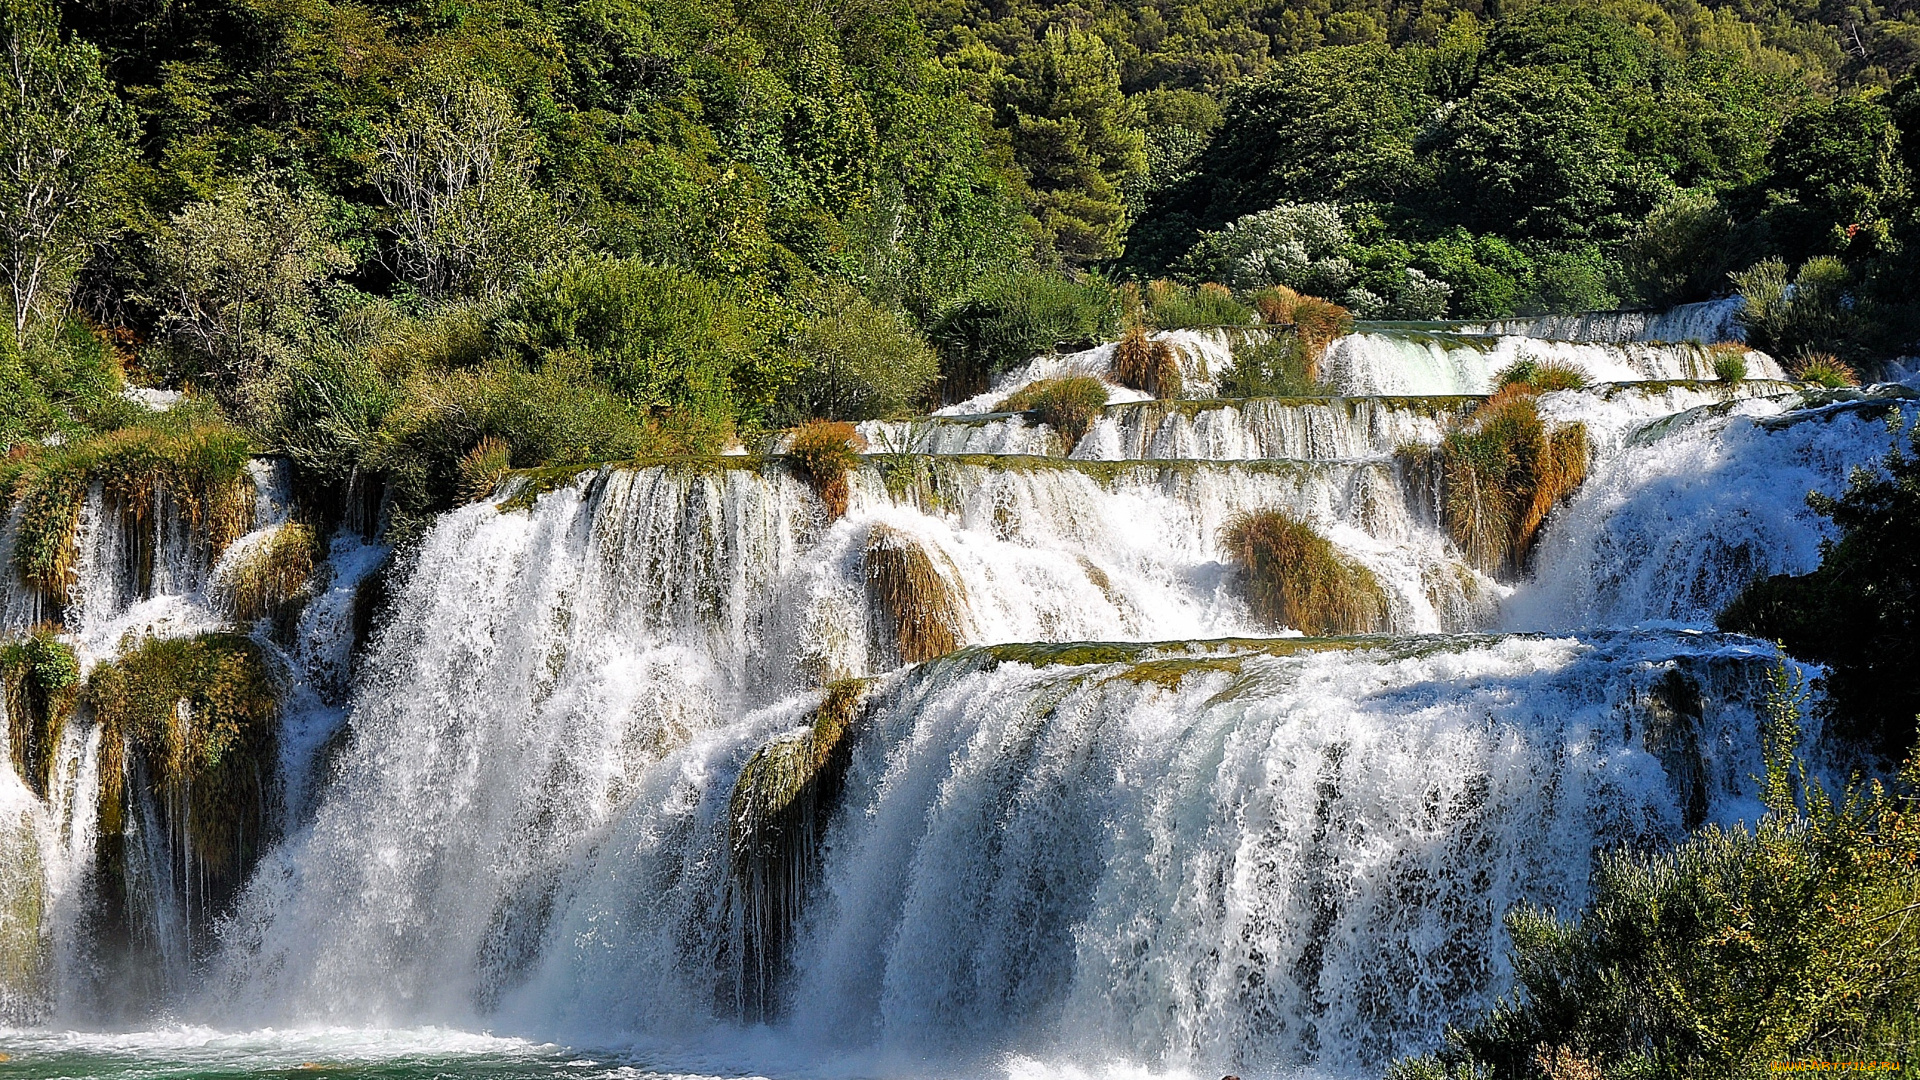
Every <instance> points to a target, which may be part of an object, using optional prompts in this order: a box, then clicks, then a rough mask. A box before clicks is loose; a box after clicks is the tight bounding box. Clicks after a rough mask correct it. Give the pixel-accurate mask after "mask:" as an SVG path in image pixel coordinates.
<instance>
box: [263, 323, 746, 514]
mask: <svg viewBox="0 0 1920 1080" xmlns="http://www.w3.org/2000/svg"><path fill="white" fill-rule="evenodd" d="M583 368H584V364H583V363H582V362H581V361H580V360H578V359H577V358H569V357H559V358H556V359H554V360H553V361H551V362H549V363H547V364H545V365H542V366H541V367H539V368H537V369H534V370H531V371H529V370H524V369H522V368H518V367H515V366H512V365H509V364H505V363H500V362H495V363H491V364H488V365H486V366H484V367H481V368H477V369H474V370H468V371H450V372H443V371H419V372H416V373H414V374H413V375H411V376H409V377H408V378H407V379H406V380H405V381H404V382H402V383H401V384H400V385H399V386H398V387H396V388H394V392H393V397H392V398H391V399H389V400H388V402H387V403H386V406H385V407H386V409H387V411H386V413H385V414H384V415H382V416H380V417H379V418H378V419H377V421H374V423H375V425H376V426H375V427H374V429H373V430H372V431H363V432H353V431H352V429H348V432H349V434H348V435H347V438H349V439H352V440H355V441H353V442H351V443H350V444H347V445H336V446H332V447H328V446H324V445H323V446H321V447H318V448H316V449H320V450H323V451H325V452H332V453H340V454H342V456H347V457H350V458H351V460H353V461H354V462H355V466H356V467H357V468H359V469H360V470H362V471H364V472H367V473H371V474H373V475H375V476H378V477H382V478H384V479H385V480H386V481H387V483H388V485H389V487H390V493H391V499H390V500H389V512H390V514H391V517H392V520H391V521H390V522H389V528H390V530H391V538H392V539H394V540H396V541H400V540H405V539H406V538H408V537H409V536H412V535H414V534H415V533H416V532H417V531H418V530H420V529H421V528H424V527H425V526H426V525H427V524H429V523H430V522H431V520H432V517H433V515H435V514H437V513H439V512H440V511H442V510H445V509H447V508H449V507H451V506H453V505H455V504H456V502H458V501H459V500H460V499H461V498H463V497H464V496H465V495H466V494H467V493H469V492H471V491H472V490H473V485H475V484H478V483H483V482H484V481H485V475H486V474H487V473H488V472H489V471H490V470H491V469H492V468H493V467H495V466H497V465H498V464H499V461H498V456H497V453H494V454H493V456H492V460H488V453H486V452H483V453H482V454H481V455H480V456H479V457H477V458H475V457H474V454H475V451H476V450H479V449H480V448H481V444H482V443H484V442H486V440H487V439H489V438H495V439H499V440H503V441H504V442H505V443H506V445H507V448H508V449H507V457H508V459H509V461H511V463H512V464H514V465H515V466H517V467H519V468H539V467H542V466H551V465H578V464H585V463H588V462H595V461H621V460H627V459H631V458H635V457H652V456H658V455H664V454H677V453H711V452H716V451H718V450H719V449H720V447H721V446H722V445H724V443H725V441H726V439H727V438H728V436H729V435H730V434H731V432H732V427H731V425H730V424H729V423H728V422H727V421H726V420H725V419H724V418H716V417H714V416H713V415H712V414H710V413H705V412H700V411H697V410H675V409H665V410H657V411H648V410H644V409H641V408H639V407H637V406H635V405H633V404H632V403H631V402H629V401H627V400H625V399H623V398H622V397H620V396H617V395H615V394H612V393H610V392H608V391H607V390H606V389H605V388H604V387H603V386H602V385H601V384H600V383H599V382H598V381H597V380H596V379H595V378H594V377H593V375H592V373H591V372H590V371H586V370H583ZM345 405H346V409H349V410H350V409H353V408H356V407H357V404H356V403H355V402H354V401H352V400H349V401H347V402H345ZM343 411H344V410H343ZM342 420H343V422H342V423H341V425H340V426H341V428H347V424H349V423H356V422H358V420H359V417H357V416H355V415H353V414H352V413H350V412H349V413H347V415H346V416H344V417H343V418H342ZM308 445H311V444H308ZM492 445H493V444H489V447H491V446H492ZM294 456H295V460H296V461H300V460H302V457H301V456H300V455H299V454H295V455H294Z"/></svg>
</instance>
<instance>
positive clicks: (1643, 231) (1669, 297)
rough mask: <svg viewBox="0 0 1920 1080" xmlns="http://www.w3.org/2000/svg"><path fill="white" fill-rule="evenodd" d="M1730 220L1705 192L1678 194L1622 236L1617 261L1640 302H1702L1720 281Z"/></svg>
mask: <svg viewBox="0 0 1920 1080" xmlns="http://www.w3.org/2000/svg"><path fill="white" fill-rule="evenodd" d="M1733 241H1734V226H1733V217H1732V215H1730V214H1728V213H1727V209H1726V207H1724V206H1722V205H1721V204H1720V200H1719V199H1717V198H1715V197H1714V195H1713V194H1712V193H1711V192H1707V191H1695V190H1688V191H1679V192H1676V193H1675V194H1674V196H1673V197H1672V198H1671V199H1669V200H1667V201H1666V202H1665V203H1663V204H1661V206H1660V207H1659V208H1658V209H1656V210H1655V211H1654V212H1653V213H1651V214H1649V215H1647V219H1646V220H1645V221H1643V222H1641V223H1640V225H1639V226H1638V227H1637V228H1636V229H1634V231H1633V232H1632V233H1631V234H1629V235H1628V237H1627V242H1626V246H1625V250H1624V252H1623V256H1622V260H1621V261H1622V263H1623V266H1624V269H1625V271H1626V276H1627V281H1628V282H1629V283H1630V284H1631V285H1632V286H1633V291H1634V293H1635V295H1636V296H1637V297H1638V298H1639V300H1640V301H1641V302H1642V303H1646V304H1653V305H1656V306H1665V305H1669V304H1680V303H1686V302H1687V301H1691V300H1704V299H1706V298H1707V297H1708V296H1710V295H1711V294H1712V293H1713V291H1714V290H1715V289H1716V288H1719V287H1721V286H1722V284H1723V283H1724V282H1725V281H1726V275H1727V271H1729V270H1731V269H1733V267H1734V266H1737V265H1739V264H1737V263H1734V262H1732V261H1731V255H1730V251H1731V249H1732V246H1733Z"/></svg>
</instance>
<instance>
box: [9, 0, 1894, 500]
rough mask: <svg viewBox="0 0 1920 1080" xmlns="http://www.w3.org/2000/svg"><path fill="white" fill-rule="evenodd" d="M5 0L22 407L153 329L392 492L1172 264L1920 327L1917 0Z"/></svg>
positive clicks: (79, 430)
mask: <svg viewBox="0 0 1920 1080" xmlns="http://www.w3.org/2000/svg"><path fill="white" fill-rule="evenodd" d="M3 18H4V23H5V25H4V27H0V35H3V36H4V40H5V42H6V43H7V48H8V49H9V50H10V57H11V63H12V67H11V69H10V70H11V71H12V72H13V76H14V77H13V78H12V80H10V81H9V83H8V89H7V91H6V94H5V96H4V104H3V105H0V108H3V109H4V113H5V118H4V123H3V124H0V130H3V131H4V138H5V139H6V141H7V143H8V145H7V147H6V150H7V153H6V154H5V157H4V160H6V161H7V162H8V163H9V164H8V166H7V168H6V170H5V173H4V176H3V177H0V184H4V185H5V191H4V192H0V247H4V255H5V258H4V267H3V268H0V269H3V270H4V274H5V276H6V279H7V284H8V286H9V289H10V293H9V299H10V301H11V306H12V310H13V316H14V317H13V319H12V321H11V322H10V323H8V324H7V330H8V331H9V332H8V333H7V334H6V335H5V341H4V343H3V344H0V382H3V383H4V384H5V388H6V392H5V394H4V397H0V438H4V440H5V441H6V443H8V444H9V445H10V446H15V447H19V446H22V445H24V444H25V443H26V442H27V441H29V440H33V439H35V438H38V437H40V436H44V435H46V434H49V433H51V432H61V433H63V434H64V435H65V436H67V437H68V438H69V439H74V438H79V437H82V436H85V435H88V434H97V433H101V432H108V431H112V430H114V429H116V428H119V427H122V426H125V425H127V424H129V423H133V422H135V421H138V420H140V416H139V413H140V412H141V410H139V409H138V408H137V407H134V406H130V405H129V404H128V403H127V402H126V401H125V400H124V399H123V398H122V397H121V396H120V395H119V393H118V390H119V388H120V386H121V385H122V380H123V379H124V380H127V381H130V382H132V383H134V384H138V385H148V386H154V387H161V388H168V389H174V390H190V391H191V392H192V395H193V397H194V399H195V401H196V403H197V405H196V408H198V409H199V410H200V412H199V414H197V415H199V417H200V419H199V421H196V422H204V423H209V424H221V425H231V426H233V427H235V428H237V429H238V430H239V431H241V432H243V433H244V435H245V437H246V439H247V440H249V441H250V443H251V444H252V445H254V446H255V447H258V448H263V449H271V450H273V451H276V452H281V453H285V454H288V455H290V456H291V457H292V458H293V460H294V461H295V462H297V463H298V465H299V467H300V469H301V470H302V474H303V479H304V481H305V482H306V483H307V484H308V485H311V486H314V487H322V488H326V489H327V490H331V491H332V492H334V494H335V496H336V497H337V498H340V499H345V498H347V490H348V488H349V487H353V486H355V485H354V483H353V481H354V480H355V478H360V479H362V480H369V479H373V480H379V481H382V482H384V483H385V484H387V485H390V487H391V489H392V491H393V493H394V495H393V499H394V502H393V505H392V509H393V510H394V512H395V514H396V518H395V520H396V521H399V522H402V523H404V522H405V521H408V520H416V519H418V517H419V516H420V515H424V514H430V513H432V512H435V511H437V510H440V509H444V508H445V507H447V506H449V505H451V504H452V503H453V502H454V501H455V500H457V499H458V498H460V497H461V494H462V492H463V491H466V490H471V489H473V488H474V487H475V485H476V484H479V485H480V486H481V488H484V486H485V477H486V474H487V470H489V469H497V468H501V467H508V466H510V467H516V468H525V467H534V466H542V465H552V464H564V463H569V462H581V461H590V460H607V459H617V458H629V457H633V456H637V455H646V454H659V453H670V452H677V451H712V450H715V449H718V448H720V447H722V446H724V445H726V444H728V443H729V442H731V441H733V440H737V439H751V438H752V437H753V436H754V434H755V433H756V432H759V431H764V430H767V429H768V428H769V427H773V426H779V425H784V424H790V423H794V422H797V421H800V420H805V419H809V418H815V417H818V418H827V419H860V418H864V417H870V416H879V415H886V414H890V413H900V412H903V411H907V410H909V409H910V408H912V407H913V406H916V405H918V404H921V403H922V402H924V401H925V400H928V399H930V398H933V397H937V396H939V395H941V394H942V393H945V394H947V395H949V397H951V396H952V395H954V394H958V393H961V392H962V391H965V390H966V389H967V388H969V387H971V386H975V385H977V384H978V383H980V382H981V381H982V380H983V379H984V377H985V376H986V375H988V374H990V373H991V372H992V371H993V370H996V369H998V368H999V367H1002V366H1004V365H1006V364H1008V363H1011V362H1014V361H1016V360H1020V359H1024V358H1025V357H1026V356H1027V355H1030V354H1031V353H1032V352H1035V351H1039V350H1041V349H1044V348H1048V347H1051V346H1052V345H1053V344H1054V343H1056V342H1060V341H1075V340H1085V339H1089V338H1094V337H1097V336H1099V335H1100V334H1103V333H1106V332H1109V331H1111V330H1113V329H1114V328H1115V327H1117V326H1119V325H1121V324H1123V323H1126V322H1130V321H1131V322H1138V321H1141V320H1142V319H1145V320H1147V321H1150V322H1153V323H1154V324H1155V325H1159V326H1166V325H1171V324H1174V323H1178V322H1180V321H1181V320H1183V319H1184V320H1189V321H1190V320H1193V319H1203V320H1209V321H1218V320H1222V319H1224V320H1228V321H1234V320H1237V319H1240V318H1243V317H1251V309H1249V308H1247V307H1245V306H1244V305H1237V304H1227V305H1225V306H1224V307H1221V306H1220V305H1214V306H1213V307H1212V308H1209V307H1208V306H1207V305H1205V304H1201V305H1198V307H1195V306H1194V305H1191V304H1189V305H1185V306H1184V307H1182V306H1181V305H1179V304H1173V303H1172V302H1171V300H1169V302H1168V303H1166V304H1155V305H1151V306H1152V308H1153V310H1152V311H1146V312H1143V311H1142V310H1141V308H1142V305H1141V300H1140V299H1139V297H1140V296H1141V292H1140V290H1139V288H1138V287H1137V286H1138V284H1141V283H1149V282H1154V281H1171V282H1175V283H1185V284H1186V285H1189V286H1191V285H1194V284H1199V283H1204V282H1216V283H1220V284H1224V285H1226V286H1228V287H1229V288H1231V289H1232V290H1234V291H1235V292H1237V293H1239V294H1241V295H1242V296H1244V295H1246V294H1247V293H1248V292H1250V291H1253V290H1257V289H1260V288H1262V287H1265V286H1272V285H1283V286H1288V287H1291V288H1293V289H1296V290H1298V291H1300V292H1302V293H1306V294H1309V295H1315V296H1322V297H1326V298H1327V299H1329V300H1331V301H1333V302H1335V303H1337V304H1339V305H1342V306H1344V307H1345V308H1347V309H1348V310H1350V311H1352V312H1353V313H1354V314H1355V315H1356V316H1359V317H1362V318H1399V319H1408V318H1412V319H1431V318H1449V317H1456V318H1477V317H1491V316H1504V315H1513V314H1524V313H1537V312H1552V311H1571V310H1581V309H1605V308H1613V307H1622V306H1644V305H1664V304H1671V303H1675V302H1682V301H1689V300H1698V299H1703V298H1706V297H1709V296H1715V295H1724V294H1727V293H1729V292H1733V291H1740V292H1743V293H1744V294H1746V295H1747V296H1748V297H1749V314H1750V316H1752V317H1753V319H1754V326H1753V338H1754V340H1755V343H1756V344H1759V345H1760V346H1762V347H1765V348H1769V349H1772V350H1773V351H1775V352H1777V353H1779V354H1781V355H1782V356H1783V357H1788V358H1792V357H1794V356H1799V355H1819V356H1823V357H1827V356H1830V357H1833V358H1837V360H1838V361H1839V362H1840V363H1842V364H1844V365H1851V366H1854V367H1860V366H1862V365H1865V366H1867V367H1871V365H1872V364H1874V363H1875V362H1876V361H1878V360H1880V359H1883V358H1885V357H1888V356H1891V355H1895V354H1897V353H1898V352H1900V351H1901V348H1902V347H1903V346H1904V345H1905V344H1906V343H1907V342H1908V341H1909V340H1910V339H1911V336H1912V332H1913V326H1914V321H1913V319H1914V310H1913V303H1914V296H1913V292H1914V290H1913V289H1912V284H1911V283H1912V282H1913V281H1914V280H1915V278H1916V263H1915V258H1916V250H1920V249H1916V240H1917V239H1920V237H1917V236H1916V232H1915V216H1914V202H1913V191H1912V176H1913V173H1914V169H1915V166H1916V165H1917V164H1920V127H1917V125H1920V87H1917V84H1916V81H1915V78H1914V76H1913V75H1912V73H1911V71H1910V69H1911V68H1912V67H1913V65H1914V61H1915V59H1916V57H1920V12H1916V11H1915V10H1913V9H1911V8H1909V7H1907V6H1905V5H1901V4H1890V5H1886V6H1876V5H1872V4H1864V5H1852V6H1847V5H1841V4H1837V3H1828V4H1825V5H1815V4H1796V3H1785V2H1780V3H1775V2H1745V0H1743V2H1741V3H1728V4H1718V5H1703V4H1698V3H1693V2H1692V0H1673V2H1669V3H1666V4H1664V5H1663V4H1655V3H1642V2H1627V0H1619V2H1607V3H1593V4H1582V5H1572V6H1569V5H1546V4H1537V5H1529V4H1502V5H1499V6H1482V5H1480V4H1478V3H1468V4H1461V5H1456V4H1455V3H1451V2H1442V0H1426V2H1423V3H1420V4H1400V3H1381V4H1359V3H1353V4H1349V3H1344V2H1343V3H1340V4H1330V3H1327V2H1325V0H1315V2H1311V3H1308V2H1299V3H1288V4H1281V5H1264V4H1255V3H1247V2H1234V0H1204V2H1155V3H1144V2H1140V3H1133V2H1130V3H1094V4H1090V5H1088V6H1080V5H1050V4H1041V3H1005V4H1002V3H993V4H983V3H972V4H968V3H957V2H951V3H931V2H929V3H923V4H921V5H920V6H918V7H915V6H911V5H908V4H905V3H893V2H888V0H863V2H858V3H849V4H841V5H832V6H831V10H829V8H828V7H823V6H818V5H807V4H798V3H784V2H777V0H774V2H753V3H747V2H740V3H728V2H723V0H666V2H641V0H592V2H586V3H564V4H563V3H542V2H538V0H460V2H452V0H449V2H431V3H426V2H423V3H400V4H370V3H355V2H350V0H341V2H330V0H219V2H212V0H191V2H169V3H159V2H154V3H146V2H138V3H120V2H112V3H109V2H105V0H99V2H69V3H65V4H62V5H59V6H57V7H56V6H54V5H52V4H49V3H46V2H42V0H9V2H8V3H7V4H6V6H5V8H4V16H3ZM1129 283H1135V284H1136V287H1135V288H1132V289H1129V288H1128V285H1129ZM1179 291H1180V290H1179V289H1178V288H1177V287H1176V286H1163V287H1160V288H1159V289H1158V291H1157V292H1154V293H1153V295H1156V296H1160V297H1163V298H1168V297H1172V296H1173V295H1174V294H1176V293H1178V292H1179ZM1175 308H1179V309H1180V310H1175ZM181 422H183V421H178V420H176V421H175V423H181ZM482 451H484V452H482ZM15 456H16V457H18V456H19V455H18V454H16V455H15ZM476 476H477V477H479V478H480V479H478V480H476V479H475V477H476ZM367 486H368V485H366V484H361V485H359V487H360V488H366V487H367Z"/></svg>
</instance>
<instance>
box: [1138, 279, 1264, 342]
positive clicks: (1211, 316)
mask: <svg viewBox="0 0 1920 1080" xmlns="http://www.w3.org/2000/svg"><path fill="white" fill-rule="evenodd" d="M1145 303H1146V308H1145V313H1146V317H1147V318H1148V319H1149V320H1150V321H1151V322H1152V323H1153V325H1154V327H1155V329H1159V330H1192V329H1199V328H1203V327H1214V326H1245V325H1246V324H1248V323H1250V322H1252V321H1253V320H1254V310H1253V309H1252V308H1250V307H1248V306H1247V305H1245V304H1243V303H1241V302H1240V301H1238V300H1236V299H1234V296H1233V290H1232V289H1229V288H1227V287H1226V286H1225V285H1221V284H1218V283H1216V282H1207V283H1206V284H1204V285H1200V286H1198V287H1196V288H1191V289H1190V288H1188V287H1186V286H1185V285H1182V284H1180V283H1179V282H1176V281H1152V282H1148V284H1147V289H1146V296H1145Z"/></svg>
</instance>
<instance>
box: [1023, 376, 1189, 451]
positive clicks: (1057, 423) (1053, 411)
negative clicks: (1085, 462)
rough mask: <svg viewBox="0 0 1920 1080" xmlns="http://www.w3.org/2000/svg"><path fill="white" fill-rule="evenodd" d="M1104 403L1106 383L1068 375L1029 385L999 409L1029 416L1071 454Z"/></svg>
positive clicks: (1088, 377) (1063, 449) (1098, 414)
mask: <svg viewBox="0 0 1920 1080" xmlns="http://www.w3.org/2000/svg"><path fill="white" fill-rule="evenodd" d="M1175 377H1176V378H1177V377H1178V376H1175ZM1106 404H1107V384H1106V383H1103V382H1101V381H1100V380H1099V379H1096V378H1094V377H1092V376H1091V375H1070V376H1068V377H1066V378H1064V379H1042V380H1041V381H1039V382H1036V383H1030V384H1028V385H1027V386H1024V387H1022V388H1021V389H1020V390H1019V391H1017V392H1016V393H1014V394H1013V395H1012V396H1011V397H1009V398H1007V400H1006V401H1004V402H1002V403H1001V405H1000V407H1001V408H1002V409H1005V410H1007V411H1008V412H1024V413H1032V414H1033V415H1034V416H1035V417H1036V418H1037V419H1039V420H1040V421H1041V422H1042V423H1044V424H1046V425H1047V426H1048V427H1051V428H1053V430H1054V433H1055V434H1057V435H1059V436H1060V446H1061V450H1062V452H1064V453H1069V454H1071V453H1072V452H1073V448H1074V447H1076V446H1078V445H1080V440H1081V439H1082V438H1084V437H1085V436H1086V434H1087V429H1088V428H1091V427H1092V426H1093V422H1094V420H1095V419H1097V418H1098V417H1099V416H1100V410H1101V409H1103V408H1105V407H1106Z"/></svg>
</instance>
